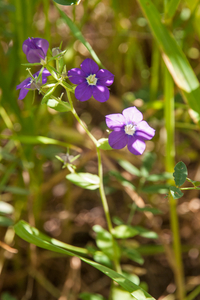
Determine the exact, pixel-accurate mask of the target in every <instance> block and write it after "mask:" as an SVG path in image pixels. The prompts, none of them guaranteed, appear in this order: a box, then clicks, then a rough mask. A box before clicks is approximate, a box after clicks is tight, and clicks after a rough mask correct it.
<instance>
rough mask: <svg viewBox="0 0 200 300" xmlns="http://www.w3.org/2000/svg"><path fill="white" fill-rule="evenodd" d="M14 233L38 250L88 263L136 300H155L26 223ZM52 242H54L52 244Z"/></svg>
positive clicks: (117, 275)
mask: <svg viewBox="0 0 200 300" xmlns="http://www.w3.org/2000/svg"><path fill="white" fill-rule="evenodd" d="M14 229H15V232H16V234H17V235H18V236H20V237H21V238H22V239H24V240H25V241H27V242H29V243H32V244H34V245H36V246H38V247H40V248H43V249H47V250H50V251H53V252H57V253H61V254H65V255H69V256H77V257H79V258H80V259H81V260H82V261H84V262H86V263H88V264H89V265H91V266H92V267H94V268H96V269H97V270H99V271H101V272H103V273H104V274H105V275H107V276H108V277H110V278H111V279H113V280H114V281H116V282H117V283H118V284H119V285H120V286H122V287H123V288H124V289H125V290H127V291H128V292H129V293H130V294H131V295H132V296H133V297H135V298H136V299H137V300H146V299H148V300H155V299H154V298H153V297H151V296H150V295H149V294H148V293H147V292H146V291H144V290H143V289H142V288H141V287H139V286H137V285H136V284H134V283H133V282H131V281H130V280H128V279H127V278H125V277H124V276H123V275H121V274H118V273H117V272H115V271H113V270H112V269H109V268H107V267H105V266H102V265H100V264H98V263H96V262H94V261H91V260H89V259H87V258H85V257H82V256H80V255H77V254H74V253H73V252H70V251H67V250H65V249H63V248H61V247H62V246H61V247H59V246H56V245H55V244H54V243H55V241H56V240H55V239H51V238H49V237H47V236H46V235H44V234H41V233H40V232H39V231H38V230H37V229H36V228H34V227H31V226H30V225H29V224H28V223H26V222H24V221H20V222H18V223H17V224H16V225H15V226H14ZM52 240H53V241H54V242H53V243H52ZM56 242H57V243H58V244H59V243H61V244H63V245H64V243H62V242H59V241H56Z"/></svg>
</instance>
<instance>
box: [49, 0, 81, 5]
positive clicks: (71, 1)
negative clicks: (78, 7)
mask: <svg viewBox="0 0 200 300" xmlns="http://www.w3.org/2000/svg"><path fill="white" fill-rule="evenodd" d="M53 1H54V2H56V3H58V4H61V5H67V6H69V5H75V4H79V3H80V2H81V0H53Z"/></svg>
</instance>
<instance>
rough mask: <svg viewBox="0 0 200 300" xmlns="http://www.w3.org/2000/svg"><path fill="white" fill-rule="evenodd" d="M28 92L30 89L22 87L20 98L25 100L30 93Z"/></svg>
mask: <svg viewBox="0 0 200 300" xmlns="http://www.w3.org/2000/svg"><path fill="white" fill-rule="evenodd" d="M27 88H28V86H27ZM28 92H29V90H27V89H25V88H24V87H23V88H21V90H20V93H19V97H18V99H19V100H23V99H24V98H25V97H26V95H27V94H28Z"/></svg>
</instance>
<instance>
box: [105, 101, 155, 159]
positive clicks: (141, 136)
mask: <svg viewBox="0 0 200 300" xmlns="http://www.w3.org/2000/svg"><path fill="white" fill-rule="evenodd" d="M106 124H107V126H108V127H109V128H110V129H111V130H113V131H112V132H111V133H110V135H109V138H108V142H109V145H110V146H111V147H112V148H113V149H122V148H124V147H125V146H126V145H127V146H128V150H129V151H130V152H131V153H133V154H135V155H140V154H142V153H143V152H144V150H145V148H146V145H145V142H144V141H145V140H151V139H152V137H153V136H154V135H155V130H154V129H153V128H151V127H150V126H149V125H148V124H147V122H146V121H143V115H142V113H141V112H140V111H139V110H138V109H137V108H136V107H135V106H134V107H129V108H126V109H124V110H123V112H122V114H110V115H107V116H106Z"/></svg>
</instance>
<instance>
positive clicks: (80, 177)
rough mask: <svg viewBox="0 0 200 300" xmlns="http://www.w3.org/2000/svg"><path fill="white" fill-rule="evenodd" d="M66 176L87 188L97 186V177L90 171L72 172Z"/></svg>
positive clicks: (90, 188)
mask: <svg viewBox="0 0 200 300" xmlns="http://www.w3.org/2000/svg"><path fill="white" fill-rule="evenodd" d="M66 178H67V179H68V180H69V181H71V182H73V183H74V184H76V185H78V186H80V187H82V188H83V189H87V190H96V189H98V188H99V177H98V176H97V175H93V174H90V173H72V174H68V175H67V176H66Z"/></svg>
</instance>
